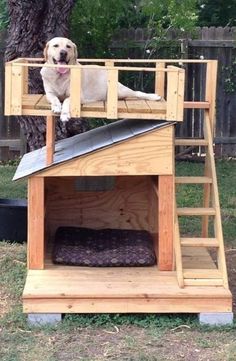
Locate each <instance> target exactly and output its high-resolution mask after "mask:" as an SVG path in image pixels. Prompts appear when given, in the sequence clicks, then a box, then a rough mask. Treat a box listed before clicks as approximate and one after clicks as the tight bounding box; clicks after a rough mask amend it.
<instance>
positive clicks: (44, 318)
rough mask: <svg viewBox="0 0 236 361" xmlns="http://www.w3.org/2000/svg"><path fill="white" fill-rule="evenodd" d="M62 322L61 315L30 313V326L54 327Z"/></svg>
mask: <svg viewBox="0 0 236 361" xmlns="http://www.w3.org/2000/svg"><path fill="white" fill-rule="evenodd" d="M61 320H62V314H61V313H29V314H28V324H29V325H30V326H43V325H54V324H56V323H58V322H60V321H61Z"/></svg>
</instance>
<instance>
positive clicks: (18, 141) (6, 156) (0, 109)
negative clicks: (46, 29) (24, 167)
mask: <svg viewBox="0 0 236 361" xmlns="http://www.w3.org/2000/svg"><path fill="white" fill-rule="evenodd" d="M5 39H6V32H0V161H7V160H10V159H14V158H15V157H17V156H19V155H20V154H23V153H24V152H25V149H26V145H25V141H24V137H23V135H22V134H21V131H20V127H19V124H18V123H17V121H16V120H15V119H14V117H5V116H4V77H5V76H4V50H5Z"/></svg>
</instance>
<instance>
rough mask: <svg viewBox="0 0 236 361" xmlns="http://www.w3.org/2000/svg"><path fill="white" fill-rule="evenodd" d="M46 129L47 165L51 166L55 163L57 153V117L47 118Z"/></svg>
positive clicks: (49, 116)
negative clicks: (54, 158) (54, 157)
mask: <svg viewBox="0 0 236 361" xmlns="http://www.w3.org/2000/svg"><path fill="white" fill-rule="evenodd" d="M46 129H47V131H46V165H47V166H49V165H51V164H52V163H53V155H54V151H55V116H53V115H48V116H47V119H46Z"/></svg>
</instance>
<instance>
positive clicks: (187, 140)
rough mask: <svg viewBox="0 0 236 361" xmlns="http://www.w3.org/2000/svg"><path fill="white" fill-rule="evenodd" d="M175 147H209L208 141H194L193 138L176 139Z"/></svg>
mask: <svg viewBox="0 0 236 361" xmlns="http://www.w3.org/2000/svg"><path fill="white" fill-rule="evenodd" d="M175 145H176V146H177V145H192V146H196V147H197V146H200V145H204V146H207V145H208V141H207V140H205V139H192V138H185V139H181V138H176V139H175Z"/></svg>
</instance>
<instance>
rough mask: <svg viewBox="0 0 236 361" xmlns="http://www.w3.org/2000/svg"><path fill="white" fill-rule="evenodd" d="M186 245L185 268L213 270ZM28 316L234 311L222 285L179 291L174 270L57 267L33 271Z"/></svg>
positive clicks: (49, 265) (202, 252) (28, 289)
mask: <svg viewBox="0 0 236 361" xmlns="http://www.w3.org/2000/svg"><path fill="white" fill-rule="evenodd" d="M193 252H194V250H192V249H190V247H186V252H185V256H184V263H185V267H186V268H190V267H191V268H193V267H196V262H197V263H198V264H199V266H198V267H199V268H200V267H201V269H204V268H205V270H206V269H214V268H215V265H214V262H213V261H212V259H211V257H210V255H209V254H208V253H207V251H206V250H205V249H200V251H199V250H198V253H197V254H195V255H194V254H193ZM23 310H24V312H25V313H55V312H56V313H136V312H137V313H200V312H231V311H232V295H231V293H230V291H229V290H228V289H225V288H224V287H223V286H186V287H185V288H182V289H181V288H179V286H178V283H177V279H176V273H175V272H167V271H165V272H160V271H158V268H157V266H153V267H140V268H134V267H132V268H131V267H127V268H88V267H69V266H58V265H53V264H52V263H51V262H50V261H49V260H47V262H46V267H45V269H44V270H29V271H28V275H27V279H26V284H25V289H24V293H23Z"/></svg>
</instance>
